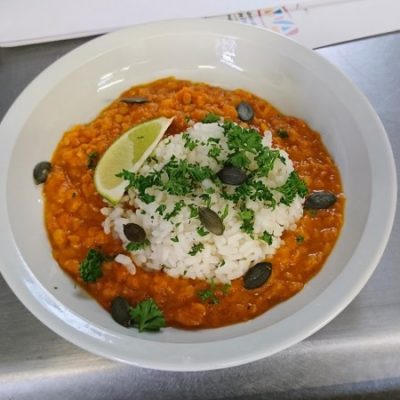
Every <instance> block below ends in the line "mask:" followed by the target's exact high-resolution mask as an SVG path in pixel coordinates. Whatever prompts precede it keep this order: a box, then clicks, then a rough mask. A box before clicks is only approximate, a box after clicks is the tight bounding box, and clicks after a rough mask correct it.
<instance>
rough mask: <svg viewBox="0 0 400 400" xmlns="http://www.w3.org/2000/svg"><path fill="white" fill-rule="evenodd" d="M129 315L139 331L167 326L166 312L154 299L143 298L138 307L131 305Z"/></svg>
mask: <svg viewBox="0 0 400 400" xmlns="http://www.w3.org/2000/svg"><path fill="white" fill-rule="evenodd" d="M129 315H130V317H131V318H132V321H133V323H134V325H137V327H138V329H139V332H143V331H153V332H154V331H159V330H160V328H163V327H164V326H165V318H164V314H163V312H162V311H161V310H160V308H159V307H158V306H157V304H156V302H155V301H154V300H153V299H146V300H143V301H141V302H140V303H138V304H137V305H136V307H134V308H132V307H131V308H130V310H129Z"/></svg>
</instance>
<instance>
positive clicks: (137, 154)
mask: <svg viewBox="0 0 400 400" xmlns="http://www.w3.org/2000/svg"><path fill="white" fill-rule="evenodd" d="M173 119H174V117H172V118H166V117H160V118H157V119H153V120H150V121H147V122H144V123H142V124H140V125H137V126H135V127H133V128H131V129H129V130H128V131H126V132H125V133H124V134H122V135H121V136H120V137H119V138H118V139H117V140H116V141H115V142H114V143H113V144H112V145H111V146H110V147H109V148H108V149H107V150H106V152H105V153H104V154H103V156H102V158H101V159H100V161H99V163H98V164H97V167H96V170H95V173H94V184H95V187H96V190H97V191H98V193H99V194H100V195H101V196H102V197H103V198H105V199H106V200H107V201H108V202H110V203H111V204H112V205H116V204H118V203H119V201H120V200H121V198H122V196H123V195H124V192H125V187H126V186H127V181H125V180H123V179H122V178H119V177H117V176H116V174H118V173H119V172H121V171H122V170H124V169H125V170H128V171H131V172H136V171H138V170H139V168H140V167H141V166H142V165H143V163H144V162H145V161H146V159H147V158H148V157H149V155H150V154H151V153H152V152H153V151H154V149H155V147H156V146H157V144H158V143H159V142H160V140H161V139H162V137H163V136H164V133H165V132H166V130H167V129H168V127H169V126H170V125H171V123H172V121H173Z"/></svg>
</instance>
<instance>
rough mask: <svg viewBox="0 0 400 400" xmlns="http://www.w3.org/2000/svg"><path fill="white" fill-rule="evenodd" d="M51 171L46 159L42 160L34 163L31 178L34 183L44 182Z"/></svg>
mask: <svg viewBox="0 0 400 400" xmlns="http://www.w3.org/2000/svg"><path fill="white" fill-rule="evenodd" d="M50 171H51V164H50V163H49V162H48V161H42V162H40V163H38V164H36V166H35V168H34V169H33V179H34V181H35V183H36V185H40V184H41V183H44V182H46V179H47V177H48V176H49V173H50Z"/></svg>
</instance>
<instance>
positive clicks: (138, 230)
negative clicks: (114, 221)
mask: <svg viewBox="0 0 400 400" xmlns="http://www.w3.org/2000/svg"><path fill="white" fill-rule="evenodd" d="M123 230H124V234H125V236H126V238H127V239H128V240H129V241H130V242H133V243H143V242H144V241H145V240H146V232H145V231H144V229H143V228H142V227H141V226H140V225H138V224H134V223H132V222H131V223H129V224H125V225H124V226H123Z"/></svg>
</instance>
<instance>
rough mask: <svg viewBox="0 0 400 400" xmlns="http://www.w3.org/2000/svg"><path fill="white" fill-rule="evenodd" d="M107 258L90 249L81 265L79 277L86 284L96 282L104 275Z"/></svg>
mask: <svg viewBox="0 0 400 400" xmlns="http://www.w3.org/2000/svg"><path fill="white" fill-rule="evenodd" d="M106 259H107V257H106V256H105V255H104V254H103V253H101V252H100V251H98V250H96V249H90V250H89V251H88V253H87V255H86V257H85V258H84V259H83V260H82V261H81V263H80V265H79V275H80V277H81V278H82V279H83V280H84V281H85V282H95V281H96V280H97V279H98V278H100V277H101V276H102V275H103V271H102V268H101V267H102V264H103V262H104V261H105V260H106Z"/></svg>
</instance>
